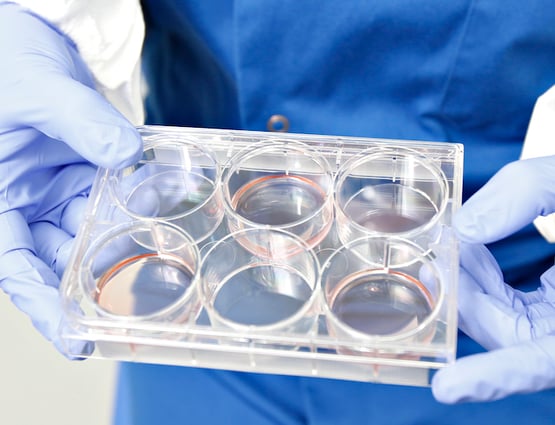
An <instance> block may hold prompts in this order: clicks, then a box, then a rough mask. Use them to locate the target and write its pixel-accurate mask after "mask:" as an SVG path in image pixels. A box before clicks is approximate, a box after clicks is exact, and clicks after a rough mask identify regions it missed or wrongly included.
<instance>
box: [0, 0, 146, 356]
mask: <svg viewBox="0 0 555 425" xmlns="http://www.w3.org/2000/svg"><path fill="white" fill-rule="evenodd" d="M0 58H1V60H0V99H1V101H0V235H1V237H0V288H2V289H3V290H4V291H5V292H6V293H7V294H8V295H9V296H10V297H11V299H12V301H13V303H14V304H15V305H16V306H17V307H18V308H19V309H20V310H22V311H23V312H24V313H26V314H27V315H28V316H29V317H30V318H31V320H32V322H33V324H34V326H35V327H36V328H37V329H38V330H39V331H40V332H41V333H42V334H43V335H44V336H45V337H46V338H47V339H49V340H51V341H52V342H53V343H54V345H55V346H56V347H57V348H58V349H60V343H59V341H58V340H57V331H58V326H59V323H60V319H61V303H60V298H59V295H58V285H59V283H60V277H61V275H62V273H63V270H64V267H65V264H66V262H67V260H68V254H69V251H70V246H71V242H72V240H73V237H74V235H75V233H76V231H77V228H78V225H79V220H80V219H81V213H82V211H83V206H84V205H85V202H86V196H87V193H88V190H89V186H90V184H91V182H92V179H93V178H94V174H95V166H94V165H93V164H96V165H101V166H104V167H110V168H118V167H122V166H125V165H128V164H131V163H133V162H135V161H137V160H138V159H139V157H140V155H141V151H142V142H141V139H140V136H139V135H138V133H137V131H136V130H135V128H134V127H133V126H132V125H131V124H130V123H129V122H128V121H127V120H126V119H125V118H123V117H122V116H121V115H120V114H119V113H118V112H117V111H116V110H115V109H114V108H112V107H111V106H110V105H109V104H108V102H106V100H105V99H104V98H103V97H102V96H101V95H100V94H98V93H97V92H96V91H95V90H94V88H93V87H94V85H93V79H92V76H91V75H90V73H89V71H88V69H87V67H86V65H85V64H84V63H83V61H82V60H81V59H80V57H79V54H78V52H77V50H76V48H75V46H74V45H73V43H72V42H71V41H70V40H68V39H67V38H66V37H65V36H64V35H62V34H61V33H59V32H58V31H57V30H56V29H55V28H53V27H52V26H50V25H49V24H47V23H46V22H44V21H42V20H41V19H40V18H38V17H36V16H33V15H31V14H30V13H28V12H26V11H24V10H23V9H22V8H21V7H19V6H17V5H15V4H10V3H6V2H0Z"/></svg>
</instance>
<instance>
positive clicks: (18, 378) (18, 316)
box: [0, 291, 116, 425]
mask: <svg viewBox="0 0 555 425" xmlns="http://www.w3.org/2000/svg"><path fill="white" fill-rule="evenodd" d="M0 338H1V342H0V347H2V349H1V350H0V423H1V424H10V425H20V424H21V425H29V424H41V423H42V424H52V425H75V424H79V425H109V424H110V419H111V414H112V401H113V395H114V382H115V370H116V368H115V366H116V365H115V363H114V362H112V361H109V360H96V359H90V360H85V361H69V360H67V359H66V358H64V357H63V356H62V355H61V354H59V353H58V352H57V351H56V349H55V348H54V347H53V346H52V345H51V344H50V343H49V342H47V341H45V340H44V339H43V338H42V336H41V335H40V334H39V333H38V332H37V331H35V329H34V328H33V325H32V324H31V321H30V320H29V319H28V318H27V316H25V315H24V314H23V313H21V312H20V311H19V310H17V309H16V308H15V307H14V306H13V305H12V303H11V302H10V299H9V298H8V297H7V296H6V295H5V294H4V293H3V292H2V291H0Z"/></svg>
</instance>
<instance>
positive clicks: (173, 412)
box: [116, 0, 555, 425]
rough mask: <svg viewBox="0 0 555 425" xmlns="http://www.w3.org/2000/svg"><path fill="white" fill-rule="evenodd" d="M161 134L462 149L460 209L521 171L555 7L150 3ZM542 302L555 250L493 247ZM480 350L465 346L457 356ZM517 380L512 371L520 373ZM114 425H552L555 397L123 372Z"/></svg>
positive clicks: (537, 241) (150, 101)
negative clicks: (223, 132)
mask: <svg viewBox="0 0 555 425" xmlns="http://www.w3.org/2000/svg"><path fill="white" fill-rule="evenodd" d="M143 8H144V11H145V16H146V22H147V37H146V41H145V46H144V66H145V75H146V78H147V82H148V86H149V94H148V98H147V118H148V122H149V123H151V124H166V125H184V126H196V127H218V128H241V129H249V130H266V128H267V123H268V120H269V118H270V117H271V116H273V115H275V114H280V115H284V116H285V117H287V119H288V120H289V123H290V131H291V132H298V133H316V134H337V135H353V136H368V137H385V138H401V139H412V140H434V141H453V142H459V143H464V145H465V172H464V196H465V198H466V197H468V196H469V195H470V194H471V193H472V192H474V191H475V190H476V189H477V188H478V187H480V186H481V185H482V184H483V183H484V182H485V181H486V180H487V179H488V178H489V177H490V176H491V175H492V174H493V173H494V172H495V171H496V170H498V169H499V168H500V167H501V166H502V165H503V164H505V163H507V162H509V161H512V160H515V159H517V158H518V156H519V153H520V149H521V144H522V140H523V137H524V135H525V132H526V128H527V123H528V121H529V118H530V114H531V111H532V107H533V104H534V101H535V100H536V98H537V97H538V96H539V95H541V94H542V93H543V92H544V91H545V90H547V89H548V88H549V87H550V86H551V85H553V84H555V2H553V0H537V1H534V2H523V1H521V0H503V1H501V0H489V1H485V0H475V1H473V0H450V1H443V0H420V1H418V2H416V1H411V0H381V1H363V0H345V1H323V0H303V1H298V0H279V1H278V0H235V1H231V0H226V1H222V0H202V1H197V2H195V1H192V0H189V1H187V0H183V1H177V0H176V1H169V0H168V1H161V0H158V1H143ZM491 249H492V251H493V252H494V254H495V255H496V257H497V259H498V261H499V262H500V264H501V266H502V267H503V270H504V272H505V276H506V280H507V281H508V282H510V283H511V284H513V285H514V286H518V287H519V288H521V289H523V290H526V289H533V288H534V287H535V285H536V282H537V279H538V276H539V274H541V272H542V271H543V270H545V269H547V267H548V266H549V265H551V264H552V263H553V256H554V254H555V248H554V247H553V246H550V245H548V244H547V243H545V242H544V241H543V240H542V239H541V237H539V235H538V234H537V232H536V231H535V230H534V229H533V228H532V227H528V228H526V229H524V230H523V231H521V232H519V233H518V234H517V235H515V236H513V237H511V238H509V239H507V240H505V241H503V242H500V243H497V244H493V245H492V246H491ZM480 350H481V348H480V347H478V346H477V345H476V344H474V343H472V341H470V340H469V339H468V338H467V337H466V336H464V335H462V334H461V335H460V337H459V355H460V356H462V355H467V354H471V353H474V352H477V351H480ZM516 367H518V365H516V364H515V368H516ZM116 406H117V411H116V420H117V423H118V424H134V425H138V424H143V423H144V424H152V423H160V424H174V423H175V424H186V423H202V424H223V423H245V424H247V423H248V424H250V423H253V424H270V423H271V424H295V423H311V424H343V423H353V424H363V423H373V424H411V425H413V424H427V425H429V424H444V423H449V424H459V423H460V424H462V423H469V422H470V423H480V424H481V423H484V424H486V423H487V424H489V423H503V424H513V423H514V424H516V423H521V422H522V421H525V422H526V423H530V424H548V423H549V424H551V423H554V422H555V391H544V392H541V393H536V394H532V395H520V396H513V397H510V398H508V399H505V400H502V401H498V402H493V403H482V404H465V405H459V406H446V405H441V404H439V403H437V402H435V401H434V400H433V398H432V395H431V392H430V390H429V389H428V388H412V387H403V386H390V385H377V384H369V383H360V382H346V381H338V380H328V379H321V378H302V377H301V378H299V377H288V376H275V375H260V374H249V373H236V372H227V371H216V370H203V369H195V368H188V367H169V366H155V365H145V364H131V363H126V364H122V365H121V368H120V379H119V387H118V400H117V404H116Z"/></svg>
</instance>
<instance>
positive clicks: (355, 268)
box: [320, 236, 444, 342]
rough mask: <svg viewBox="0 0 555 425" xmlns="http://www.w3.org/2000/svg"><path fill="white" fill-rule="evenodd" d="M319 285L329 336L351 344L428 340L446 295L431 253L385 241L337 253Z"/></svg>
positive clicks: (363, 241) (374, 239) (355, 244)
mask: <svg viewBox="0 0 555 425" xmlns="http://www.w3.org/2000/svg"><path fill="white" fill-rule="evenodd" d="M320 285H321V289H322V293H323V295H324V297H323V299H324V309H325V311H326V319H327V326H328V332H329V333H330V334H331V335H334V336H336V337H339V338H342V339H345V340H348V341H372V342H376V341H395V340H397V341H403V340H404V341H411V342H414V341H417V342H426V341H429V340H430V339H431V338H432V337H433V334H434V332H435V321H436V317H437V315H438V311H439V308H440V305H441V303H442V299H443V296H444V295H443V293H444V289H443V283H442V280H441V274H440V272H439V270H438V268H437V267H436V264H435V263H434V259H433V257H432V256H431V255H430V253H429V251H426V250H424V249H422V248H420V247H419V246H418V245H416V244H414V243H413V242H411V241H408V240H405V239H401V238H391V237H382V236H369V237H363V238H360V239H357V240H354V241H352V242H350V243H348V244H346V245H344V246H342V247H340V248H338V249H337V250H336V251H335V252H334V253H333V254H332V255H331V256H330V257H329V258H328V259H327V260H326V262H325V263H324V265H323V266H322V275H321V277H320Z"/></svg>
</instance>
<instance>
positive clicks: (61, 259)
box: [29, 221, 73, 278]
mask: <svg viewBox="0 0 555 425" xmlns="http://www.w3.org/2000/svg"><path fill="white" fill-rule="evenodd" d="M29 229H30V230H31V234H32V235H33V239H34V241H35V247H36V248H35V249H36V253H37V256H38V257H39V258H40V259H41V260H42V261H43V262H44V263H45V264H46V265H47V266H48V267H49V268H50V269H51V270H54V272H55V273H56V275H57V276H58V277H59V278H61V277H62V275H63V274H64V270H65V268H66V265H67V262H68V261H69V256H70V255H71V248H72V246H73V237H72V236H71V235H70V234H68V233H67V232H65V231H64V230H63V229H60V228H59V227H56V226H54V225H53V224H52V223H50V222H47V221H40V222H37V223H32V224H30V225H29Z"/></svg>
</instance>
